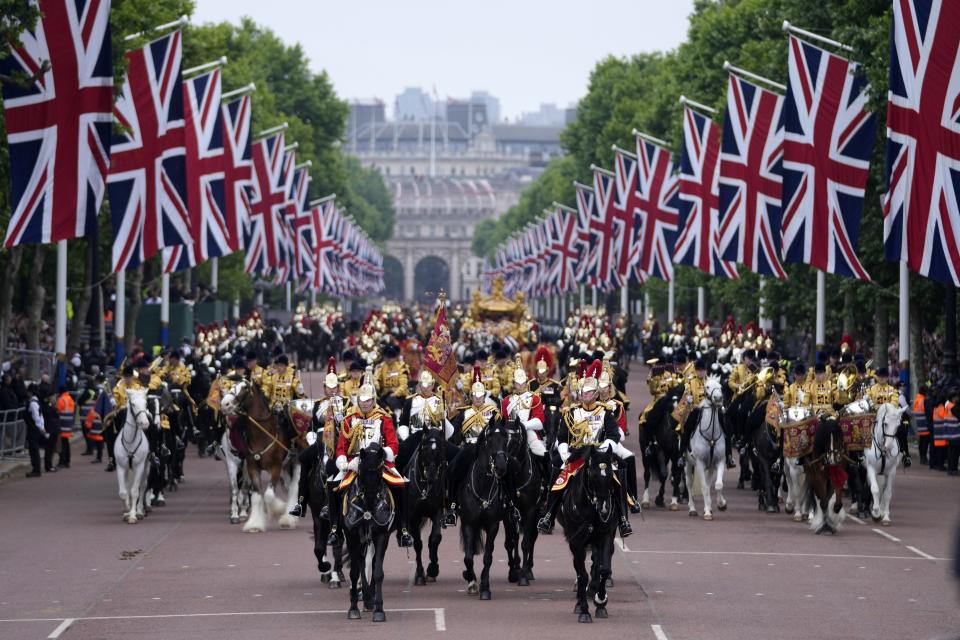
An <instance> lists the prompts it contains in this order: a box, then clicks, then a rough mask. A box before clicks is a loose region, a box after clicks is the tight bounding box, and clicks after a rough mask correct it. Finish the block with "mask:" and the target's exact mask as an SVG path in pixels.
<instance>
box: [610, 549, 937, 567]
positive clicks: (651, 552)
mask: <svg viewBox="0 0 960 640" xmlns="http://www.w3.org/2000/svg"><path fill="white" fill-rule="evenodd" d="M907 549H910V550H911V551H913V552H914V553H916V554H917V555H919V556H921V557H923V558H926V559H928V560H950V558H937V557H934V556H931V555H928V554H926V553H924V552H923V551H920V550H919V549H916V548H914V547H911V546H909V545H907ZM627 553H645V554H649V555H675V554H683V555H708V556H776V557H784V558H856V559H858V560H861V559H867V560H916V558H914V557H913V556H868V555H859V554H855V553H849V554H848V553H788V552H781V551H777V552H774V551H669V550H665V549H652V550H648V549H643V550H638V549H631V550H630V551H628V552H627ZM814 566H815V567H817V568H819V565H814Z"/></svg>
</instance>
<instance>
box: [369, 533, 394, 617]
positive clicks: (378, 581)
mask: <svg viewBox="0 0 960 640" xmlns="http://www.w3.org/2000/svg"><path fill="white" fill-rule="evenodd" d="M389 541H390V534H389V532H386V531H384V532H383V533H381V534H380V535H378V536H375V537H374V539H373V541H372V542H371V545H373V585H372V586H373V621H374V622H386V620H387V614H386V613H384V611H383V558H384V556H385V555H386V553H387V543H388V542H389Z"/></svg>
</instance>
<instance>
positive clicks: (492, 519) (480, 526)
mask: <svg viewBox="0 0 960 640" xmlns="http://www.w3.org/2000/svg"><path fill="white" fill-rule="evenodd" d="M509 439H510V432H509V429H508V428H507V426H506V424H504V422H503V421H502V420H494V421H491V423H490V424H489V425H488V426H487V428H486V430H484V432H483V433H482V434H481V436H480V438H479V439H478V440H477V447H476V457H475V459H474V460H473V462H472V464H471V465H470V468H469V471H468V472H467V477H466V479H465V480H464V482H463V483H462V484H461V486H460V495H459V496H458V497H459V505H460V516H461V522H460V542H461V544H462V545H463V554H464V555H463V567H464V569H463V579H464V580H466V581H467V593H468V594H470V595H476V594H477V593H479V594H480V599H481V600H489V599H490V565H491V564H492V563H493V549H494V545H495V542H496V538H497V533H498V532H499V530H500V521H501V520H503V517H504V515H505V513H506V509H505V508H504V504H503V500H504V476H506V474H507V471H508V469H509V466H510V454H509V453H508V452H507V449H508V445H509ZM481 550H482V551H483V571H482V572H481V573H480V584H479V588H478V585H477V574H476V573H475V572H474V570H473V557H474V556H475V555H477V554H478V553H480V552H481Z"/></svg>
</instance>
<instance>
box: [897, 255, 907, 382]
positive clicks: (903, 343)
mask: <svg viewBox="0 0 960 640" xmlns="http://www.w3.org/2000/svg"><path fill="white" fill-rule="evenodd" d="M899 334H900V351H899V353H898V354H897V358H898V359H899V360H900V362H907V363H909V362H910V270H909V269H908V268H907V262H906V261H905V260H901V261H900V317H899ZM898 364H899V363H898ZM908 366H909V365H908Z"/></svg>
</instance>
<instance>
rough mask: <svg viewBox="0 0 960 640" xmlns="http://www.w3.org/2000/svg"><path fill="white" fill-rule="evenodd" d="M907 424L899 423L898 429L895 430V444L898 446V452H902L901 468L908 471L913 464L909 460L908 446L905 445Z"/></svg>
mask: <svg viewBox="0 0 960 640" xmlns="http://www.w3.org/2000/svg"><path fill="white" fill-rule="evenodd" d="M907 424H908V423H903V422H901V423H900V429H898V430H897V444H898V445H900V451H902V452H903V468H904V469H908V468H910V465H911V464H913V460H911V459H910V446H909V445H908V443H907V430H908V428H909V427H908V426H907Z"/></svg>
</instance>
